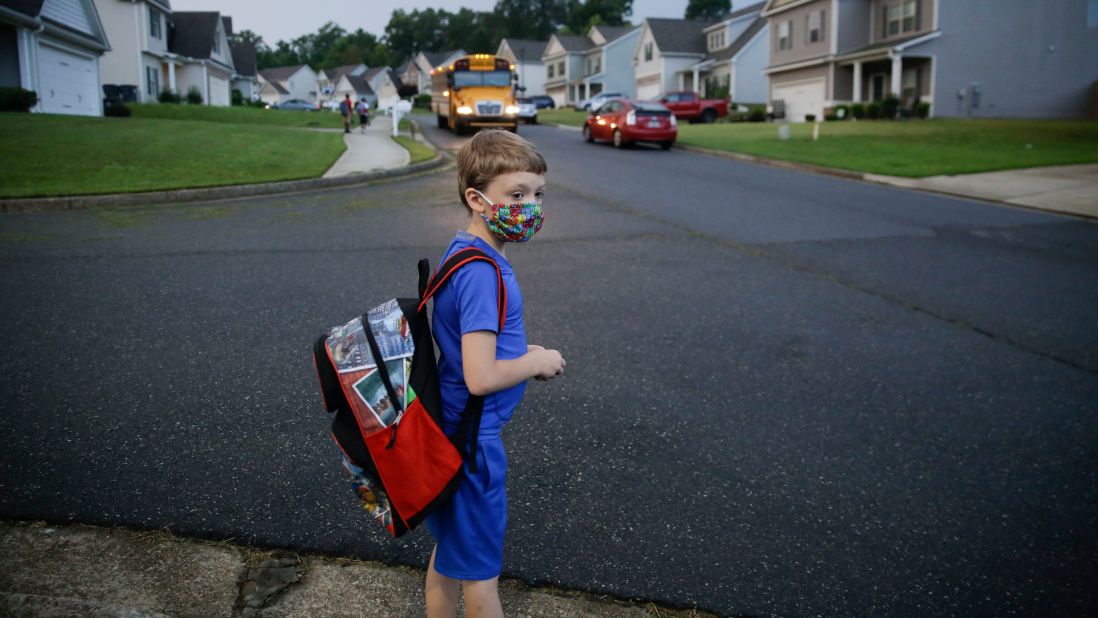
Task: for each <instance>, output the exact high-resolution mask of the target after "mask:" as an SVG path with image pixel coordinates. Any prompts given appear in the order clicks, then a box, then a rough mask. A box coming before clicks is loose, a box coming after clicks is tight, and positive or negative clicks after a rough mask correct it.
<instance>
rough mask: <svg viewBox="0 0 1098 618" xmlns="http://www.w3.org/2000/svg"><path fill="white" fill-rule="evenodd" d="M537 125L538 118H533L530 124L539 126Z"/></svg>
mask: <svg viewBox="0 0 1098 618" xmlns="http://www.w3.org/2000/svg"><path fill="white" fill-rule="evenodd" d="M537 123H538V117H537V116H534V117H533V118H531V119H530V124H537Z"/></svg>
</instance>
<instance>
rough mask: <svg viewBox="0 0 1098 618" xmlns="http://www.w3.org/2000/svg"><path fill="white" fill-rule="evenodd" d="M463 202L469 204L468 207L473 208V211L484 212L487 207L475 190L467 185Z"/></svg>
mask: <svg viewBox="0 0 1098 618" xmlns="http://www.w3.org/2000/svg"><path fill="white" fill-rule="evenodd" d="M465 202H466V203H467V204H469V208H472V209H473V212H478V213H479V212H484V211H485V210H487V209H488V206H487V205H486V204H485V203H484V198H482V197H480V194H479V193H477V190H476V189H474V188H472V187H469V188H467V189H465Z"/></svg>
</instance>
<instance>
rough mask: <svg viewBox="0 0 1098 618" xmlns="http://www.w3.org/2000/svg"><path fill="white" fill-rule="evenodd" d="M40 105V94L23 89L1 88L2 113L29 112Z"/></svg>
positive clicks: (0, 109)
mask: <svg viewBox="0 0 1098 618" xmlns="http://www.w3.org/2000/svg"><path fill="white" fill-rule="evenodd" d="M37 104H38V93H37V92H35V91H33V90H24V89H22V88H7V87H0V112H29V111H30V109H31V108H32V107H34V106H35V105H37Z"/></svg>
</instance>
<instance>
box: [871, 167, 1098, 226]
mask: <svg viewBox="0 0 1098 618" xmlns="http://www.w3.org/2000/svg"><path fill="white" fill-rule="evenodd" d="M864 179H865V180H868V181H870V182H879V183H883V184H888V185H892V186H895V187H904V188H908V189H921V190H924V191H935V192H938V193H948V194H950V195H959V196H962V197H974V198H977V199H982V200H990V201H993V202H1003V203H1004V204H1013V205H1016V206H1027V207H1029V208H1037V209H1040V210H1047V211H1050V212H1057V213H1066V214H1070V215H1079V216H1083V217H1090V218H1098V165H1096V164H1087V165H1056V166H1051V167H1033V168H1028V169H1019V170H1005V171H1001V172H984V173H982V174H961V175H957V176H928V177H926V178H901V177H899V176H882V175H877V174H865V175H864Z"/></svg>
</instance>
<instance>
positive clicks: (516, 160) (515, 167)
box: [457, 129, 549, 213]
mask: <svg viewBox="0 0 1098 618" xmlns="http://www.w3.org/2000/svg"><path fill="white" fill-rule="evenodd" d="M457 162H458V193H459V194H460V195H461V203H462V204H464V205H465V208H466V209H467V210H468V211H469V212H470V213H471V212H473V209H472V208H469V202H467V201H465V190H466V189H468V188H470V187H472V188H474V189H476V190H478V191H484V188H485V187H487V186H488V183H490V182H492V180H494V179H495V178H496V177H497V176H501V175H503V174H510V173H512V172H531V173H533V174H545V172H547V171H549V166H548V165H546V163H545V157H543V156H541V153H539V152H538V151H537V150H536V149H535V148H534V146H533V144H531V143H530V142H528V141H526V140H524V139H522V138H521V137H519V136H518V135H516V134H514V133H511V132H510V131H503V130H499V129H495V130H489V131H480V132H478V133H477V134H476V135H474V136H473V137H472V138H470V139H469V141H467V142H465V145H464V146H462V147H461V150H459V151H458V155H457Z"/></svg>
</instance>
